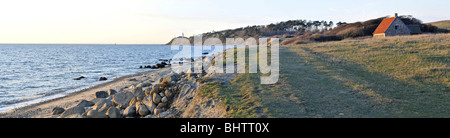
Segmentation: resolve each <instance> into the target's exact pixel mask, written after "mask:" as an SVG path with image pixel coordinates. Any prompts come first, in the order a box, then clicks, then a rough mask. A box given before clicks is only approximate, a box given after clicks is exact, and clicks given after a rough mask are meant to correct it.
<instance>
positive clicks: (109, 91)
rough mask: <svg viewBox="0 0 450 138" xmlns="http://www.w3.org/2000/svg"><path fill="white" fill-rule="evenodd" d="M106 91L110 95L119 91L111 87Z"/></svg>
mask: <svg viewBox="0 0 450 138" xmlns="http://www.w3.org/2000/svg"><path fill="white" fill-rule="evenodd" d="M106 93H108V95H114V94H116V93H117V91H116V90H114V89H109V90H108V91H106Z"/></svg>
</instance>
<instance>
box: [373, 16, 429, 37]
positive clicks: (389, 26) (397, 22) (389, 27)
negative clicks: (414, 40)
mask: <svg viewBox="0 0 450 138" xmlns="http://www.w3.org/2000/svg"><path fill="white" fill-rule="evenodd" d="M420 33H421V31H420V26H419V25H406V24H405V23H403V21H402V20H401V19H400V18H398V14H397V13H395V15H394V17H391V18H386V19H383V21H381V23H380V25H378V27H377V29H375V31H374V32H373V36H374V37H386V36H396V35H411V34H420Z"/></svg>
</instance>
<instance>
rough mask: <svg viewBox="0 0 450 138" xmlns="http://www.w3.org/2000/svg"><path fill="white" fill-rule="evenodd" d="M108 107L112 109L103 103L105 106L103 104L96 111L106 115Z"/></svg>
mask: <svg viewBox="0 0 450 138" xmlns="http://www.w3.org/2000/svg"><path fill="white" fill-rule="evenodd" d="M110 107H112V106H110V105H108V104H107V103H105V104H103V106H102V107H101V108H100V109H98V110H97V111H99V112H101V113H104V114H106V111H108V109H109V108H110Z"/></svg>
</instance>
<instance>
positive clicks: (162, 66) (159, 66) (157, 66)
mask: <svg viewBox="0 0 450 138" xmlns="http://www.w3.org/2000/svg"><path fill="white" fill-rule="evenodd" d="M155 67H156V68H164V67H165V65H163V64H156V65H155Z"/></svg>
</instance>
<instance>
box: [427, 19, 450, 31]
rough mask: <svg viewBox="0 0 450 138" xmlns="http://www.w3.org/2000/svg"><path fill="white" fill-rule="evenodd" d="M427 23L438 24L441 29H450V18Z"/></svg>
mask: <svg viewBox="0 0 450 138" xmlns="http://www.w3.org/2000/svg"><path fill="white" fill-rule="evenodd" d="M426 24H430V25H433V26H436V27H438V28H440V29H447V30H450V20H444V21H437V22H431V23H426Z"/></svg>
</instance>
